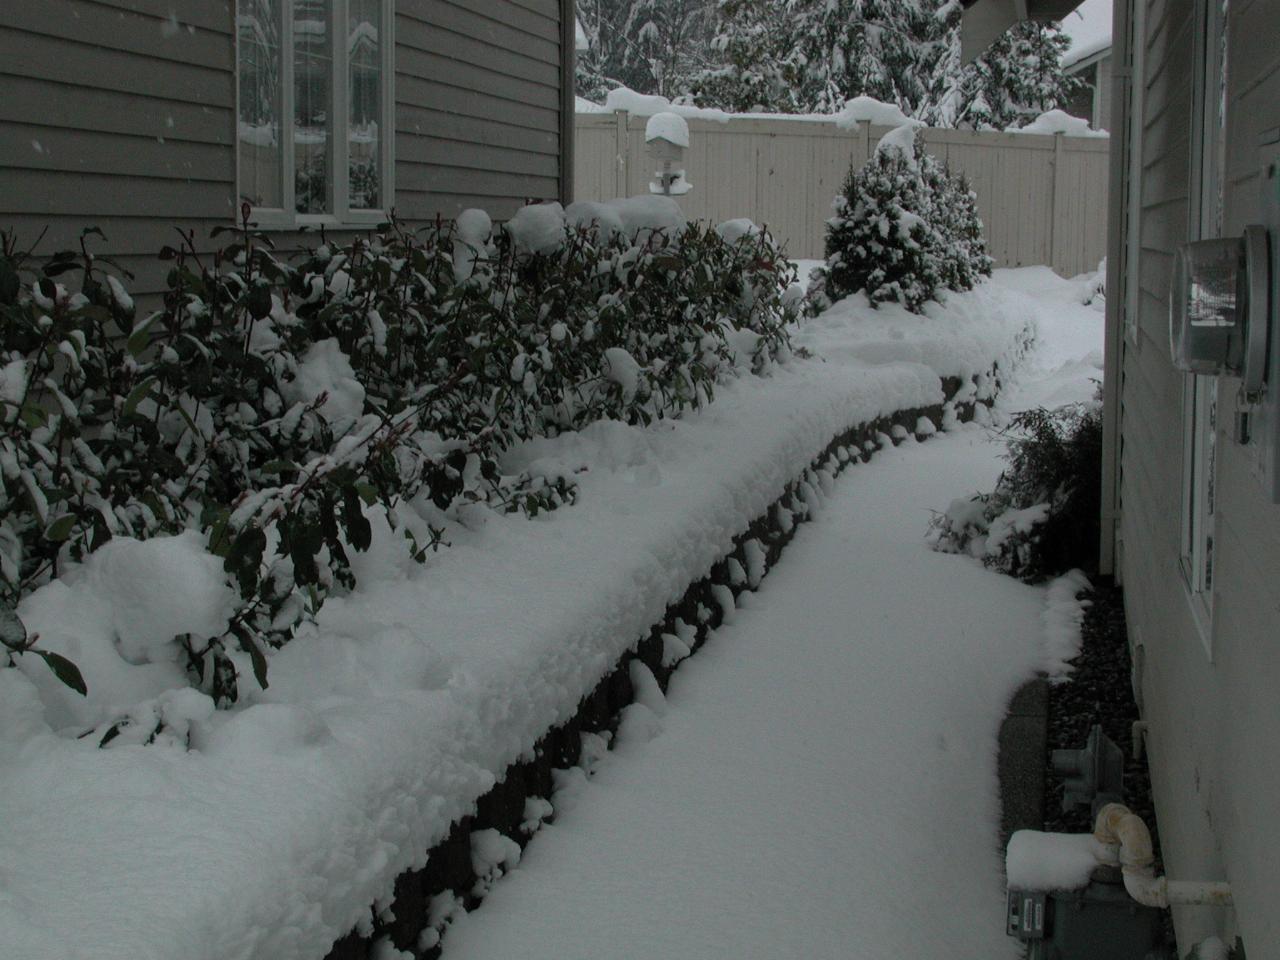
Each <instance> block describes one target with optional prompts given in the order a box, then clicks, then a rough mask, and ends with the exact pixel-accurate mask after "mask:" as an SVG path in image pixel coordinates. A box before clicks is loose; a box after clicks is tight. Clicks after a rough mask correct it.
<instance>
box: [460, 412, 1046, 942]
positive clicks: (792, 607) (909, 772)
mask: <svg viewBox="0 0 1280 960" xmlns="http://www.w3.org/2000/svg"><path fill="white" fill-rule="evenodd" d="M994 452H995V451H994V450H993V448H992V446H991V445H990V444H989V443H988V442H987V441H986V439H985V434H984V433H983V432H981V431H977V430H973V431H964V432H962V433H960V434H959V435H953V436H949V437H946V438H943V439H940V440H935V441H932V442H930V443H927V444H921V445H914V444H913V445H910V446H908V447H905V448H900V449H898V450H895V451H892V452H888V453H883V454H881V455H880V456H879V457H877V459H876V460H875V461H873V462H872V463H870V464H867V465H864V466H860V467H857V468H855V469H854V471H853V472H852V474H850V475H847V477H846V478H845V479H843V480H842V481H841V482H840V483H839V485H838V487H837V489H836V492H835V495H834V496H833V497H832V499H831V500H830V501H829V503H828V504H827V506H826V508H825V513H824V514H823V515H820V517H819V519H818V522H817V523H814V524H810V525H806V526H805V527H804V528H803V529H802V530H801V532H800V533H799V534H798V536H797V540H796V542H795V543H794V544H793V545H792V547H791V548H790V549H789V550H788V553H787V556H786V558H785V559H784V560H783V562H782V563H781V564H780V565H779V567H778V569H777V570H776V571H775V572H774V573H773V574H772V575H770V577H769V578H768V579H766V581H765V583H764V585H763V586H762V588H761V590H760V592H759V593H758V594H756V595H755V596H753V597H751V598H750V600H749V602H748V603H747V605H746V606H745V607H744V609H742V610H740V611H739V612H738V614H737V617H736V620H735V622H734V623H732V624H730V625H727V626H726V627H724V628H722V629H721V630H720V631H719V633H718V635H717V636H716V637H714V638H713V639H712V641H711V642H710V643H709V644H708V646H707V648H706V649H705V650H704V651H702V652H700V653H699V654H698V656H697V657H695V658H694V659H693V660H692V661H690V662H689V663H688V664H686V665H684V667H682V669H681V670H680V671H679V672H678V674H677V675H676V678H675V679H674V681H673V684H672V688H671V690H670V694H669V710H668V711H667V714H666V716H665V718H664V719H663V722H662V727H663V729H662V730H661V732H660V733H659V734H658V735H657V737H656V738H655V739H653V740H652V741H650V742H647V743H645V742H643V737H635V738H633V739H632V740H631V741H630V742H627V738H626V736H625V733H626V730H625V728H624V736H623V743H622V744H621V745H620V747H619V750H620V753H619V754H618V755H615V756H612V757H610V758H609V759H607V760H606V761H604V762H603V763H602V765H601V766H600V768H599V769H598V772H597V773H596V775H595V777H594V778H593V779H592V780H591V781H590V782H589V784H588V785H585V786H584V787H582V788H581V790H580V791H579V795H577V796H575V797H573V798H572V799H573V801H574V802H573V803H572V806H571V808H570V809H569V810H568V811H567V812H565V813H563V814H562V816H561V818H560V822H559V823H558V824H556V825H553V826H549V827H547V828H546V829H545V832H544V833H542V834H541V835H539V836H538V837H537V838H536V839H535V840H534V842H533V844H532V845H531V846H530V847H529V849H528V850H527V852H526V854H525V858H524V861H523V862H522V864H521V866H520V867H519V868H518V869H517V870H516V871H514V872H513V873H512V874H511V875H510V876H509V877H508V878H506V879H505V880H503V881H502V882H501V883H499V884H498V885H497V887H496V888H495V889H494V891H493V892H492V893H491V894H490V898H489V899H488V900H487V901H486V902H485V904H484V905H483V906H482V907H481V908H480V910H479V911H478V912H476V913H475V914H473V915H472V916H470V917H467V918H464V919H462V920H461V921H460V922H459V923H458V924H457V925H456V926H455V927H454V929H452V930H451V931H450V933H449V935H448V937H447V938H446V957H448V958H453V960H463V958H499V957H511V956H520V957H525V958H530V960H534V958H547V960H552V958H560V960H570V958H583V960H585V958H611V960H621V958H630V957H636V958H639V957H646V958H658V957H680V958H685V960H693V958H702V957H705V958H726V957H760V958H780V957H797V958H799V957H803V958H814V960H817V958H833V960H834V958H854V957H866V958H888V957H906V956H910V957H920V958H924V957H943V956H960V957H975V958H977V957H983V958H994V957H1001V956H1010V957H1011V956H1013V955H1014V953H1015V951H1014V949H1013V943H1012V941H1009V940H1007V938H1006V937H1005V936H1004V934H1003V896H1002V884H1001V879H1000V856H999V853H998V851H997V840H996V837H995V832H994V828H993V826H992V825H993V824H994V822H995V821H996V818H997V816H998V808H997V804H998V800H997V796H996V788H995V784H996V776H995V752H996V750H995V742H996V733H997V730H998V727H999V723H1000V721H1001V719H1002V717H1003V713H1004V706H1005V703H1006V701H1007V698H1008V696H1009V695H1010V694H1011V693H1012V691H1013V690H1014V688H1015V687H1016V685H1017V684H1018V683H1019V682H1020V681H1021V680H1023V679H1025V678H1026V677H1028V676H1029V675H1030V674H1031V672H1032V671H1033V670H1034V669H1035V666H1036V665H1037V664H1038V662H1039V658H1040V656H1041V654H1040V634H1039V631H1040V623H1039V617H1040V613H1041V610H1042V606H1043V593H1042V591H1041V590H1037V589H1032V588H1029V587H1025V586H1023V585H1021V584H1019V583H1017V582H1015V581H1013V580H1010V579H1008V578H1006V577H1003V576H1000V575H998V574H994V573H991V572H988V571H986V570H984V569H983V568H982V567H981V566H979V565H977V564H976V563H974V562H973V561H971V560H968V559H965V558H961V557H956V556H945V555H941V554H936V553H932V552H931V551H930V550H929V549H928V548H927V547H926V546H925V545H924V543H923V538H922V534H923V531H924V528H925V525H926V523H927V521H928V516H929V514H928V509H929V508H930V507H932V506H943V505H945V504H946V503H947V502H948V501H949V500H950V498H952V497H953V496H955V495H956V494H957V492H960V491H963V490H966V489H970V488H978V487H982V486H989V485H990V484H991V483H992V482H993V481H994V480H995V476H996V474H997V473H998V470H999V467H998V464H997V462H996V461H995V459H994V457H993V454H994ZM926 585H927V586H926ZM640 726H641V725H639V724H637V725H636V727H637V728H638V727H640Z"/></svg>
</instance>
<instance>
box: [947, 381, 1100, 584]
mask: <svg viewBox="0 0 1280 960" xmlns="http://www.w3.org/2000/svg"><path fill="white" fill-rule="evenodd" d="M1004 436H1005V437H1006V440H1007V443H1008V453H1007V454H1006V459H1007V460H1008V462H1009V466H1008V468H1007V469H1006V470H1005V471H1004V472H1003V473H1002V474H1001V475H1000V479H999V480H998V481H997V482H996V488H995V490H993V491H992V492H991V493H987V494H977V495H975V496H973V497H962V498H960V499H958V500H955V501H954V502H952V504H951V506H950V507H948V508H947V510H946V512H945V513H942V514H939V515H937V516H936V517H935V518H934V520H933V522H932V525H931V526H932V529H931V534H930V539H931V541H932V543H933V545H934V548H935V549H937V550H941V551H943V552H946V553H968V554H969V555H970V556H974V557H978V558H980V559H981V560H982V561H983V562H984V563H985V564H987V565H988V566H991V567H994V568H996V569H998V570H1001V571H1003V572H1005V573H1007V574H1009V575H1010V576H1015V577H1018V578H1019V579H1022V580H1026V581H1028V582H1030V583H1038V582H1040V581H1042V580H1045V579H1047V578H1049V577H1053V576H1058V575H1060V574H1063V573H1066V572H1067V571H1068V570H1072V569H1076V568H1080V569H1085V570H1089V569H1093V568H1094V566H1095V564H1096V563H1097V556H1098V542H1099V541H1098V538H1099V522H1100V520H1099V509H1100V492H1101V483H1102V407H1101V404H1100V403H1099V402H1098V401H1096V400H1095V401H1093V402H1091V403H1088V404H1073V405H1069V406H1065V407H1060V408H1058V409H1056V410H1046V409H1045V408H1043V407H1039V408H1036V409H1033V410H1026V411H1023V412H1022V413H1019V414H1017V415H1016V416H1015V417H1014V418H1013V420H1012V421H1011V422H1010V424H1009V426H1008V427H1007V428H1006V429H1005V430H1004Z"/></svg>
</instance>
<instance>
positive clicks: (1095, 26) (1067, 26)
mask: <svg viewBox="0 0 1280 960" xmlns="http://www.w3.org/2000/svg"><path fill="white" fill-rule="evenodd" d="M1112 2H1113V0H1084V3H1082V4H1080V6H1079V7H1077V8H1076V9H1075V10H1073V11H1071V13H1069V14H1067V15H1066V16H1065V17H1063V18H1062V24H1061V26H1062V32H1063V33H1065V34H1066V35H1067V39H1069V40H1070V41H1071V46H1070V47H1068V48H1067V52H1066V53H1064V54H1063V55H1062V65H1063V66H1064V67H1070V66H1071V65H1072V64H1075V63H1079V62H1080V61H1081V60H1084V59H1086V58H1088V57H1091V56H1093V55H1094V54H1095V53H1098V52H1100V51H1102V50H1106V49H1107V48H1108V47H1110V46H1111V5H1112Z"/></svg>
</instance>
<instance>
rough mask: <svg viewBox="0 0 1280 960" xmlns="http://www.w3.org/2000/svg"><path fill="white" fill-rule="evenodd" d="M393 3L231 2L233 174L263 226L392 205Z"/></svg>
mask: <svg viewBox="0 0 1280 960" xmlns="http://www.w3.org/2000/svg"><path fill="white" fill-rule="evenodd" d="M393 20H394V4H393V0H236V85H237V102H238V107H237V114H238V117H237V119H238V122H237V136H236V168H237V184H238V191H239V195H240V199H241V201H243V202H247V203H248V204H249V205H250V206H251V207H252V208H253V219H254V220H256V221H257V222H258V223H259V225H261V226H264V227H281V228H293V227H302V226H308V225H321V224H325V225H350V226H368V225H372V224H376V223H379V222H381V221H382V220H384V219H385V218H386V212H387V211H388V210H390V209H391V207H392V205H393V199H392V197H393V189H394V182H393V177H394V169H395V166H394V157H393V156H392V143H393V137H394V130H395V120H394V116H395V115H394V109H395V97H394V91H393V86H392V84H393V80H394V77H395V68H394V62H393V59H392V54H393V51H394V42H393V39H392V33H391V29H392V23H393Z"/></svg>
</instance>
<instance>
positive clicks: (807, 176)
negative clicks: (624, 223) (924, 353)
mask: <svg viewBox="0 0 1280 960" xmlns="http://www.w3.org/2000/svg"><path fill="white" fill-rule="evenodd" d="M645 123H646V118H645V117H638V116H631V115H629V114H627V113H625V112H621V111H620V112H618V113H613V114H607V113H605V114H600V113H595V114H578V117H577V129H576V143H575V147H574V196H575V198H576V199H578V200H609V199H612V198H614V197H625V196H634V195H636V194H642V193H647V192H648V190H649V181H650V180H651V179H652V178H653V171H654V169H655V166H656V165H655V163H654V162H653V161H652V160H650V159H649V157H648V156H647V155H646V152H645V143H644V128H645ZM890 129H891V128H889V127H878V126H869V125H868V124H865V123H864V124H859V125H858V128H857V129H856V130H841V129H840V128H838V127H837V126H836V125H835V124H834V123H830V122H821V121H813V120H799V119H782V118H772V117H771V118H768V119H756V118H745V117H744V118H736V117H735V118H733V119H731V120H730V121H728V122H727V123H718V122H716V121H712V120H690V121H689V150H688V152H687V154H686V158H685V164H684V166H685V170H686V175H687V178H688V180H689V182H690V183H691V184H692V185H693V191H692V192H691V193H689V194H687V195H685V196H684V197H681V198H680V206H681V208H682V209H683V210H684V212H685V214H686V215H687V216H689V217H691V218H697V219H705V220H711V221H713V222H719V221H722V220H728V219H731V218H734V217H749V218H751V219H752V220H754V221H756V222H757V223H761V224H766V225H768V227H769V229H770V230H771V231H772V233H773V234H774V236H775V237H777V238H778V239H779V240H781V241H784V242H785V243H786V246H787V251H788V252H789V253H790V254H791V256H793V257H804V258H820V257H821V256H822V252H823V251H822V246H823V232H824V228H825V224H826V219H827V217H829V216H830V215H831V200H832V198H833V197H834V196H835V195H836V191H838V190H839V189H840V184H841V183H842V182H843V180H844V177H845V174H846V173H847V172H848V170H849V166H850V164H852V163H858V164H859V165H860V164H862V163H863V162H864V161H865V160H866V159H867V158H868V157H870V156H871V154H872V152H873V151H874V150H875V145H876V143H878V142H879V140H880V137H881V136H883V135H884V134H886V133H888V132H889V130H890ZM924 142H925V144H926V146H927V148H928V150H929V152H930V153H932V154H933V155H934V156H936V157H937V158H938V159H939V160H943V161H945V162H946V163H948V164H949V165H950V167H951V169H952V170H953V171H956V172H963V173H964V174H966V175H967V176H968V178H969V181H970V183H971V184H972V185H973V188H974V191H975V192H976V193H977V195H978V210H979V213H980V215H981V216H982V220H983V223H984V224H985V225H986V229H987V246H988V248H989V249H990V252H991V255H992V256H993V257H994V258H995V261H996V265H997V266H1002V267H1016V266H1025V265H1028V264H1041V263H1042V264H1048V265H1049V266H1051V267H1053V269H1054V270H1056V271H1057V272H1058V273H1059V274H1062V275H1063V276H1067V277H1070V276H1074V275H1076V274H1078V273H1083V272H1085V271H1087V270H1093V269H1095V268H1096V267H1097V265H1098V262H1099V261H1100V260H1101V259H1102V258H1103V257H1104V256H1105V255H1106V239H1107V237H1106V235H1107V156H1108V152H1109V144H1110V142H1109V141H1108V140H1107V139H1105V138H1098V139H1093V138H1079V137H1064V136H1061V135H1058V136H1041V135H1034V134H1010V133H988V132H981V133H980V132H976V131H972V130H939V129H926V130H924Z"/></svg>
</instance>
